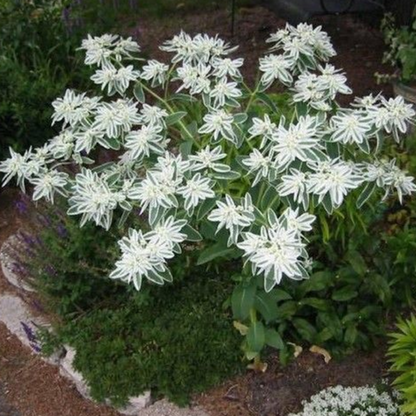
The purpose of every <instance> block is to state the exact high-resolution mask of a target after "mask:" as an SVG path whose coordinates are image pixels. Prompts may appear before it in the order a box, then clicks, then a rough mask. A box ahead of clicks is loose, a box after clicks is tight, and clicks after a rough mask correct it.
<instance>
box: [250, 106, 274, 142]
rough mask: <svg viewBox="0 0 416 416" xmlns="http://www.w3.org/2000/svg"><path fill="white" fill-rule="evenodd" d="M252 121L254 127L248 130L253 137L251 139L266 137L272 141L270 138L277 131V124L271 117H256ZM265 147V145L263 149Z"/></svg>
mask: <svg viewBox="0 0 416 416" xmlns="http://www.w3.org/2000/svg"><path fill="white" fill-rule="evenodd" d="M252 121H253V125H252V126H251V127H250V128H249V130H248V132H249V133H250V135H251V137H250V138H253V137H257V136H266V138H267V139H270V136H271V135H272V134H273V132H274V131H275V130H276V124H275V123H273V122H272V121H271V120H270V117H269V116H268V115H267V114H265V115H264V119H261V118H258V117H254V118H253V120H252ZM263 146H264V145H262V146H261V147H263Z"/></svg>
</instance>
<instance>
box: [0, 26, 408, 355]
mask: <svg viewBox="0 0 416 416" xmlns="http://www.w3.org/2000/svg"><path fill="white" fill-rule="evenodd" d="M267 41H268V42H269V43H271V45H272V46H271V48H270V53H269V54H268V55H266V56H264V57H262V58H260V62H259V72H260V76H259V81H258V83H257V85H255V87H254V88H250V87H249V86H248V85H247V84H246V83H245V82H244V79H243V77H242V75H241V72H240V70H241V67H242V65H243V59H241V58H232V57H230V55H231V54H232V53H233V52H234V51H235V50H236V48H234V47H231V46H230V45H229V44H227V43H225V42H224V41H223V40H221V39H220V38H218V37H209V36H207V35H201V34H199V35H196V36H195V37H191V36H189V35H187V34H186V33H184V32H181V33H180V34H179V35H177V36H175V37H173V39H171V40H169V41H167V42H165V43H164V44H163V45H162V46H161V49H162V50H163V51H165V52H167V53H170V54H172V55H173V57H172V59H171V61H170V62H169V63H164V62H159V61H156V60H153V59H150V60H148V61H147V62H144V63H143V62H142V61H141V60H140V59H139V58H137V53H138V52H139V51H140V48H139V45H138V44H137V43H136V42H134V41H133V40H132V39H131V38H128V39H124V38H121V37H119V36H116V35H104V36H101V37H91V36H89V37H88V38H87V39H85V40H84V41H83V43H82V47H81V49H83V50H85V51H86V58H85V63H86V64H87V65H89V66H92V67H94V68H96V70H95V73H94V75H93V76H92V77H91V79H92V81H93V82H94V83H96V84H97V85H100V86H101V89H102V94H103V95H102V96H92V97H90V96H87V94H86V93H81V94H79V93H76V92H75V91H72V90H67V91H66V93H65V95H64V96H63V97H62V98H58V99H57V100H56V101H54V102H53V107H54V110H55V112H54V115H53V119H52V122H53V123H61V124H62V131H61V133H60V134H59V135H58V136H56V137H54V138H53V139H52V140H50V141H49V142H48V143H47V144H46V145H45V146H43V147H41V148H37V149H29V150H27V151H26V152H25V153H24V154H17V153H15V152H14V151H13V150H12V149H10V158H9V159H7V160H5V161H3V162H2V163H0V172H3V173H4V174H5V176H4V178H3V185H5V184H7V183H8V182H9V181H10V180H11V179H12V178H16V180H17V183H18V185H19V186H20V187H21V188H22V189H23V190H24V189H25V183H26V182H28V183H30V184H31V185H32V186H33V199H34V200H39V199H41V198H45V199H46V200H48V201H50V202H51V203H53V202H54V198H55V196H56V194H59V195H62V196H64V197H66V198H67V199H68V204H69V208H68V215H79V216H81V225H84V224H85V223H87V222H90V221H92V222H94V223H95V224H96V225H98V226H101V227H104V228H105V229H107V230H108V229H109V228H110V227H111V226H112V224H113V222H114V219H116V218H117V219H118V220H119V224H123V223H124V221H125V220H126V218H127V217H128V216H129V214H130V213H131V212H132V211H133V210H136V209H139V210H140V213H141V214H142V215H143V216H146V217H147V219H148V227H147V228H145V229H140V230H137V229H130V230H129V232H128V234H127V235H126V236H125V237H124V238H122V239H121V240H120V241H119V246H120V252H121V254H120V258H119V260H118V261H117V262H116V264H115V266H114V270H113V271H112V272H111V274H110V275H109V277H110V278H111V279H117V280H121V281H123V282H126V283H127V284H132V285H134V287H135V288H136V289H137V290H140V288H141V287H142V285H143V281H144V280H146V281H148V282H150V283H153V284H157V285H163V284H165V283H166V282H171V281H172V279H173V277H172V275H171V273H170V271H169V266H168V264H169V260H170V259H172V258H173V257H174V256H176V255H180V253H181V250H182V249H181V245H182V246H183V245H184V244H185V242H186V241H188V242H190V244H192V245H193V248H194V249H200V250H201V254H200V257H199V261H198V264H205V263H210V262H212V261H218V260H223V259H225V258H230V257H231V258H234V259H242V261H243V268H242V272H241V275H242V276H243V277H241V279H240V280H241V282H242V283H241V284H240V285H238V286H237V288H236V290H235V292H234V294H233V298H232V307H233V311H234V314H235V316H236V317H237V318H238V319H239V320H241V321H244V320H245V319H247V318H248V317H249V318H250V325H249V326H245V325H240V326H239V330H240V332H241V333H243V334H244V335H246V336H247V341H246V344H245V351H246V355H247V357H248V358H250V359H252V358H254V359H256V360H258V358H259V353H260V351H261V349H262V348H263V346H264V345H265V344H268V345H272V346H275V347H276V348H279V345H280V344H281V340H280V339H279V335H278V333H277V331H275V330H273V329H267V330H266V329H265V328H264V326H263V324H262V323H261V321H259V320H258V319H257V314H256V312H257V310H259V311H262V315H265V313H267V310H269V309H270V308H273V302H275V299H274V298H273V296H268V294H273V288H275V286H276V285H278V284H279V283H280V282H281V280H282V279H283V278H284V277H285V278H289V279H293V280H302V279H307V278H308V274H309V270H310V268H311V264H312V261H311V259H310V258H309V256H308V252H307V250H306V245H307V239H306V237H305V233H307V232H310V231H312V229H313V223H314V221H315V218H316V216H315V215H314V214H315V213H316V212H317V211H318V210H319V209H320V207H323V209H324V210H325V211H326V212H327V213H328V214H331V213H333V212H334V211H335V210H337V209H338V208H339V207H340V206H341V204H343V202H344V201H345V199H346V197H347V196H348V195H349V194H350V193H353V192H358V191H355V190H356V189H361V192H360V196H359V197H358V200H357V205H358V207H361V206H362V205H363V204H364V203H365V202H366V201H367V200H368V198H369V197H370V196H371V195H372V194H373V193H374V192H376V190H378V189H380V190H381V191H382V193H383V194H384V196H383V198H386V197H387V196H388V195H390V194H392V193H396V194H397V196H398V198H399V200H400V202H403V198H404V196H406V195H410V194H411V193H413V192H414V191H415V190H416V186H415V185H414V183H413V178H412V177H411V176H408V175H407V173H406V172H405V171H402V170H401V169H400V168H399V167H398V166H396V161H395V160H394V159H393V160H387V159H386V158H385V157H384V156H383V154H382V152H381V148H382V144H383V142H384V141H388V142H392V141H396V142H397V143H400V142H401V140H402V136H403V135H404V134H405V133H406V131H407V128H408V126H409V124H410V123H412V122H413V118H414V116H415V111H414V110H413V109H412V107H411V105H408V104H406V103H405V102H404V100H403V98H402V97H397V98H394V99H386V98H384V97H382V96H380V95H377V96H372V95H370V96H367V97H364V98H356V99H355V100H354V102H353V104H352V105H351V106H350V107H341V106H340V105H339V104H338V103H337V101H336V98H337V95H338V94H351V93H352V91H351V89H350V88H349V87H348V86H347V84H346V82H347V79H346V77H345V75H344V74H343V73H342V72H341V71H340V70H337V69H335V68H334V67H333V66H332V65H330V64H328V61H329V59H330V58H331V57H333V56H334V55H335V54H336V53H335V50H334V48H333V46H332V44H331V42H330V38H329V37H328V35H327V34H326V33H325V32H323V31H322V30H321V28H320V27H317V28H313V27H312V26H309V25H306V24H300V25H299V26H297V27H292V26H287V27H286V28H284V29H282V30H279V31H277V32H276V33H275V34H273V35H271V36H270V38H269V39H268V40H267ZM277 83H280V84H282V85H283V86H285V87H286V88H287V89H288V91H289V93H290V95H291V108H292V110H291V115H290V117H285V116H284V115H283V114H282V112H281V110H280V109H279V108H277V107H276V105H275V103H274V102H273V100H272V99H271V98H270V95H268V94H267V92H266V91H267V90H268V88H270V87H272V86H273V85H275V84H277ZM255 103H262V106H263V107H262V111H259V110H258V108H259V106H256V105H254V104H255ZM264 109H265V110H266V114H264V115H262V114H263V113H264ZM100 148H104V149H112V150H114V151H117V152H118V155H119V157H118V160H114V161H112V162H108V163H104V164H99V163H97V162H96V159H97V157H98V150H99V149H100ZM74 171H75V173H73V172H74ZM187 244H188V246H189V243H187ZM188 248H189V247H188ZM259 282H262V285H263V287H264V292H262V293H261V294H256V291H257V285H258V283H259ZM274 307H275V303H274ZM264 311H266V312H264Z"/></svg>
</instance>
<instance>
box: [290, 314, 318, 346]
mask: <svg viewBox="0 0 416 416" xmlns="http://www.w3.org/2000/svg"><path fill="white" fill-rule="evenodd" d="M293 326H294V327H295V328H296V330H297V331H298V333H299V335H300V336H301V337H302V339H304V340H306V341H308V342H310V343H313V342H314V340H315V337H316V334H317V331H316V329H315V327H314V326H313V325H311V324H310V323H309V322H308V321H307V320H306V319H303V318H294V319H293Z"/></svg>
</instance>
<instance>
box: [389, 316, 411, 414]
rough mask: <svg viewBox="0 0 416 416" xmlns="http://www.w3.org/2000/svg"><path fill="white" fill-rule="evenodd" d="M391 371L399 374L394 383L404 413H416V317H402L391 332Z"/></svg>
mask: <svg viewBox="0 0 416 416" xmlns="http://www.w3.org/2000/svg"><path fill="white" fill-rule="evenodd" d="M390 337H391V341H390V347H389V350H388V356H389V357H390V363H391V367H390V371H392V372H393V373H395V374H399V375H398V377H397V378H396V379H395V380H394V383H393V385H394V386H395V388H396V389H397V390H398V391H399V392H400V393H401V396H402V398H403V402H404V403H403V405H402V406H401V410H402V412H403V414H405V415H409V416H414V415H416V317H415V316H413V315H412V316H411V317H410V318H409V319H400V320H399V321H398V323H397V332H394V333H392V334H390Z"/></svg>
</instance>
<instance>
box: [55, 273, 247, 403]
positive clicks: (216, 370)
mask: <svg viewBox="0 0 416 416" xmlns="http://www.w3.org/2000/svg"><path fill="white" fill-rule="evenodd" d="M230 291H231V286H230V282H229V281H228V279H227V278H226V277H225V278H224V279H222V281H221V280H219V279H218V276H209V275H198V274H196V273H195V274H193V276H190V277H189V278H188V279H187V280H186V281H184V282H183V283H182V284H175V286H173V287H169V286H168V287H164V288H162V289H161V290H158V291H157V293H156V292H152V291H149V292H148V293H140V294H135V295H132V296H131V297H129V298H127V299H126V301H125V302H124V304H123V305H119V306H118V307H116V308H113V309H112V308H110V307H107V308H96V309H95V310H92V311H90V312H89V313H88V314H87V315H86V316H82V317H80V318H79V319H77V320H75V321H73V322H71V321H69V322H68V323H67V324H66V325H65V327H62V328H61V331H60V336H61V339H62V340H63V342H65V343H68V344H70V345H72V346H74V347H75V348H76V350H77V355H76V359H75V363H74V364H75V367H76V368H77V369H78V370H79V371H81V372H82V374H83V376H84V377H85V379H86V380H87V382H88V384H89V385H90V386H91V394H92V396H93V397H94V398H95V399H97V400H104V399H105V398H109V399H111V400H112V402H113V403H115V404H123V403H124V402H125V400H126V399H127V398H128V396H137V395H138V394H140V393H142V392H143V391H145V390H148V389H152V391H153V392H154V393H155V394H156V395H164V396H166V397H168V398H169V399H171V400H173V401H175V402H176V403H179V404H185V403H187V401H188V400H189V395H190V394H192V393H198V392H202V391H204V390H206V389H208V388H209V387H212V386H215V385H216V384H218V383H220V382H221V381H223V380H224V379H227V378H228V377H230V376H232V375H233V374H235V373H236V372H238V371H239V370H240V369H241V368H242V353H241V351H240V348H239V345H240V343H241V339H240V337H239V336H238V334H237V333H235V332H234V331H232V321H231V318H230V315H229V313H228V312H227V311H225V310H224V309H222V308H221V306H222V304H223V303H224V301H225V300H226V298H227V296H229V294H230Z"/></svg>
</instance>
